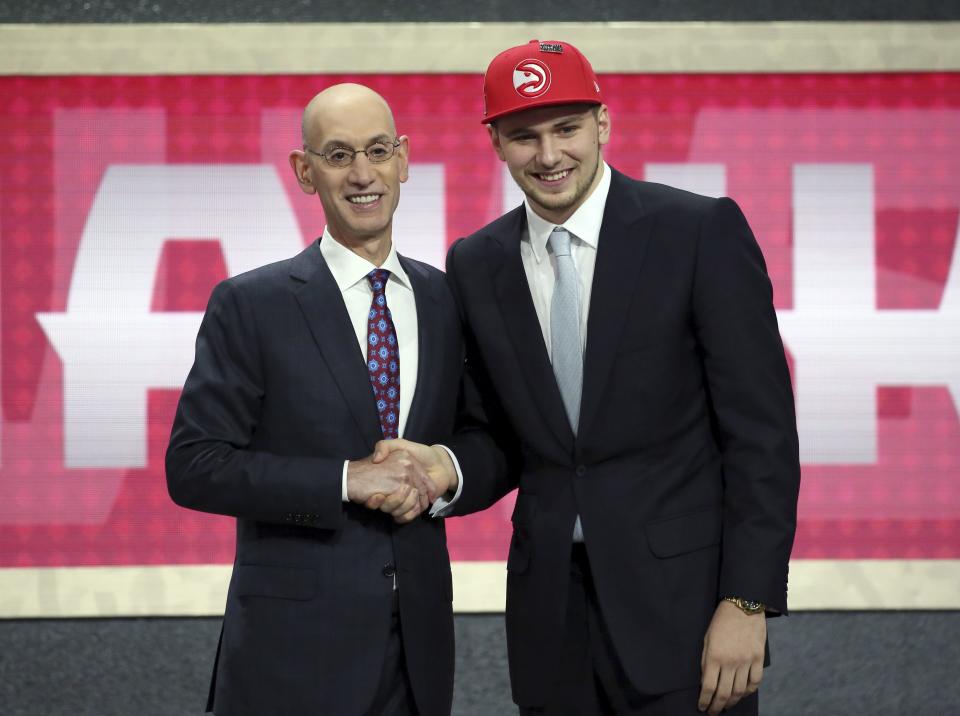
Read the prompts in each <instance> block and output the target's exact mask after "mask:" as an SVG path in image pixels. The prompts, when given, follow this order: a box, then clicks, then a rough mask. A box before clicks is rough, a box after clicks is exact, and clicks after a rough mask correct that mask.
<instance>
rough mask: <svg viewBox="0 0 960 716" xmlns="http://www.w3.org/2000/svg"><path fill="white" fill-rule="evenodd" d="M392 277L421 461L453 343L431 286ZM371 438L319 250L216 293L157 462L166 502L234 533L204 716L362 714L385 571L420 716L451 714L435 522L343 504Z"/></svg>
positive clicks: (437, 425) (436, 432)
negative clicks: (402, 521) (233, 524)
mask: <svg viewBox="0 0 960 716" xmlns="http://www.w3.org/2000/svg"><path fill="white" fill-rule="evenodd" d="M401 263H402V265H403V267H404V270H405V271H406V272H407V275H408V276H409V278H410V281H411V283H412V285H413V290H414V295H415V300H416V307H417V308H416V310H417V322H418V332H419V336H418V345H419V366H418V376H417V386H416V393H415V395H414V396H413V403H412V405H411V408H410V414H409V416H408V418H407V422H406V428H405V433H404V437H407V438H409V439H411V440H416V441H419V442H424V443H433V442H438V441H441V440H442V439H444V438H445V437H446V436H447V435H449V433H450V432H451V430H452V428H453V423H454V417H455V413H456V398H457V393H458V389H459V386H460V379H461V373H462V366H463V349H462V340H461V333H460V327H459V322H458V318H457V313H456V307H455V304H454V302H453V299H452V296H451V295H450V292H449V289H448V287H447V285H446V282H445V280H444V278H443V274H442V273H441V272H440V271H438V270H437V269H434V268H432V267H430V266H428V265H426V264H422V263H419V262H416V261H412V260H410V259H405V258H401ZM402 359H403V357H402V356H401V360H402ZM401 389H402V386H401ZM380 437H381V431H380V422H379V416H378V414H377V409H376V405H375V402H374V397H373V391H372V390H371V388H370V378H369V374H368V371H367V367H366V357H365V355H363V353H362V352H361V350H360V347H359V346H358V344H357V339H356V334H355V333H354V329H353V326H352V324H351V323H350V320H349V317H348V315H347V310H346V307H345V306H344V303H343V299H342V296H341V293H340V290H339V288H338V287H337V285H336V283H335V281H334V279H333V276H332V275H331V274H330V271H329V269H328V268H327V265H326V263H325V261H324V260H323V257H322V255H321V253H320V246H319V243H318V242H314V243H313V244H312V245H311V246H310V247H308V248H307V249H305V250H304V251H303V252H302V253H300V254H299V255H297V256H295V257H293V258H292V259H289V260H286V261H281V262H278V263H275V264H271V265H268V266H264V267H262V268H259V269H256V270H254V271H251V272H249V273H245V274H242V275H239V276H235V277H233V278H230V279H228V280H226V281H224V282H222V283H221V284H219V285H218V286H217V287H216V288H215V289H214V291H213V294H212V296H211V298H210V303H209V306H208V307H207V311H206V314H205V315H204V318H203V322H202V324H201V327H200V331H199V334H198V336H197V345H196V359H195V362H194V365H193V368H192V369H191V371H190V374H189V377H188V378H187V381H186V384H185V385H184V388H183V393H182V396H181V398H180V404H179V406H178V408H177V413H176V418H175V420H174V425H173V431H172V434H171V438H170V446H169V448H168V451H167V461H166V466H167V482H168V487H169V491H170V495H171V496H172V498H173V499H174V501H176V502H177V503H178V504H180V505H183V506H185V507H190V508H192V509H197V510H203V511H205V512H214V513H219V514H224V515H232V516H234V517H236V518H237V551H236V560H235V563H234V569H233V576H232V578H231V580H230V587H229V593H228V597H227V605H226V612H225V616H224V624H223V631H222V634H221V640H220V645H219V648H218V655H217V661H216V665H215V667H214V676H213V682H212V684H211V690H210V701H209V703H208V709H215V710H216V713H217V714H220V715H221V716H224V715H229V714H255V715H256V716H265V715H267V714H282V715H284V716H287V715H288V714H308V713H315V714H321V713H323V714H345V715H348V714H361V713H363V712H364V711H365V709H366V707H367V706H368V705H369V703H370V700H371V699H372V698H373V695H374V693H375V691H376V688H377V683H378V680H379V677H380V673H381V666H382V663H383V657H384V651H385V648H386V644H387V637H388V634H389V629H390V623H391V610H392V607H393V599H394V594H393V577H392V571H393V570H394V569H395V570H396V575H397V582H398V586H399V590H398V595H399V609H400V616H401V623H402V627H403V643H404V652H405V656H406V663H407V668H408V671H409V675H410V681H411V683H412V686H413V690H414V694H415V697H416V701H417V706H418V709H419V711H420V713H422V714H424V715H425V716H441V715H444V716H446V715H447V714H449V712H450V705H451V701H452V693H453V648H454V647H453V617H452V611H451V599H452V585H451V575H450V563H449V557H448V554H447V548H446V538H445V532H444V524H443V520H439V519H431V518H429V517H427V516H421V518H419V519H416V520H414V521H413V522H412V523H410V524H407V525H403V526H398V525H396V524H395V523H394V522H393V520H392V519H391V518H390V517H389V516H388V515H386V514H384V513H381V512H378V511H371V510H368V509H366V508H364V507H362V506H359V505H355V504H350V503H348V504H344V503H343V502H342V501H341V475H342V470H343V461H344V460H347V459H357V458H363V457H366V456H367V455H369V454H370V453H371V452H372V451H373V447H374V444H375V443H376V441H377V440H378V439H380Z"/></svg>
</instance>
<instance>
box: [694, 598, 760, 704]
mask: <svg viewBox="0 0 960 716" xmlns="http://www.w3.org/2000/svg"><path fill="white" fill-rule="evenodd" d="M766 641H767V618H766V617H765V616H764V615H763V614H762V613H761V614H744V613H743V612H742V611H740V609H739V608H738V607H737V606H736V605H735V604H731V603H730V602H727V601H722V602H720V604H718V605H717V610H716V611H715V612H714V613H713V619H712V620H711V622H710V626H709V627H708V628H707V634H706V636H705V637H704V639H703V655H702V656H701V658H700V670H701V674H702V677H701V681H700V701H699V703H698V708H699V709H700V710H701V711H707V713H709V714H710V716H717V714H719V713H720V712H721V711H722V710H723V709H725V708H731V707H732V706H734V705H735V704H737V703H738V702H739V701H740V699H742V698H743V697H744V696H749V695H750V694H752V693H754V692H755V691H756V690H757V689H758V688H760V680H761V679H762V678H763V653H764V645H765V644H766ZM708 709H709V711H708Z"/></svg>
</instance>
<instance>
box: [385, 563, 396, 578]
mask: <svg viewBox="0 0 960 716" xmlns="http://www.w3.org/2000/svg"><path fill="white" fill-rule="evenodd" d="M381 571H382V572H383V576H384V577H392V576H393V575H395V574H396V573H397V568H396V567H395V566H394V565H393V563H392V562H387V564H385V565H383V569H382V570H381Z"/></svg>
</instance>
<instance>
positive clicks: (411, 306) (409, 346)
mask: <svg viewBox="0 0 960 716" xmlns="http://www.w3.org/2000/svg"><path fill="white" fill-rule="evenodd" d="M320 255H321V256H323V260H324V261H326V262H327V268H329V269H330V273H331V274H333V280H334V281H336V283H337V288H339V289H340V293H341V295H342V296H343V303H344V305H345V306H346V307H347V315H348V316H349V317H350V323H352V324H353V332H354V333H356V335H357V344H358V345H359V346H360V352H361V353H362V354H363V360H364V362H366V359H367V328H368V326H367V316H368V314H369V312H370V304H371V303H372V302H373V289H372V288H371V286H370V281H369V280H367V274H368V273H370V272H371V271H373V270H374V269H375V268H382V269H386V270H387V271H389V272H390V278H389V279H387V287H386V289H385V290H384V295H385V296H386V298H387V307H388V308H389V309H390V317H391V318H392V319H393V328H394V330H395V331H396V333H397V346H398V350H399V355H400V416H399V420H398V423H397V435H399V436H400V437H403V431H404V428H405V427H406V425H407V417H408V416H409V414H410V405H411V404H412V403H413V395H414V392H415V391H416V389H417V367H418V359H419V355H420V354H419V348H418V342H417V340H418V335H419V334H418V332H417V301H416V298H415V297H414V294H413V285H412V284H411V283H410V278H409V277H408V276H407V272H406V271H404V270H403V266H401V265H400V259H399V258H397V248H396V246H395V245H393V244H391V246H390V253H389V254H387V258H386V260H385V261H384V262H383V263H382V264H381V265H380V266H379V267H378V266H375V265H374V264H373V263H371V262H370V261H367V259H365V258H363V257H362V256H359V255H358V254H355V253H354V252H353V251H351V250H350V249H348V248H347V247H346V246H344V245H343V244H341V243H340V242H338V241H337V240H336V239H335V238H333V236H331V235H330V229H329V227H327V228H325V229H324V230H323V239H322V240H321V241H320ZM370 390H371V394H372V392H373V388H371V389H370ZM371 400H372V398H371ZM441 447H443V448H444V449H445V450H446V451H447V454H448V455H450V458H451V459H452V460H453V465H454V468H455V469H456V471H457V475H458V477H460V478H461V481H462V475H461V472H460V464H459V463H458V462H457V458H456V456H455V455H454V454H453V453H452V452H451V451H450V450H449V449H448V448H446V447H445V446H441ZM349 465H350V461H349V460H344V462H343V475H342V477H341V489H340V493H341V498H342V499H343V501H344V502H348V501H349V498H348V497H347V468H348V467H349ZM461 490H462V486H459V485H458V487H457V490H456V493H455V495H454V497H453V499H451V500H450V501H449V502H447V501H445V500H442V499H441V500H438V501H437V503H436V505H437V506H436V507H435V509H434V512H435V511H437V510H440V509H442V508H443V507H446V506H449V505H452V504H453V503H454V502H456V499H457V498H458V497H459V496H460V492H461Z"/></svg>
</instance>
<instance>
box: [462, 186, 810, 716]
mask: <svg viewBox="0 0 960 716" xmlns="http://www.w3.org/2000/svg"><path fill="white" fill-rule="evenodd" d="M525 229H526V215H525V212H524V209H523V207H519V208H517V209H515V210H514V211H511V212H509V213H508V214H506V215H505V216H503V217H501V218H500V219H498V220H496V221H494V222H493V223H491V224H490V225H488V226H486V227H484V228H483V229H481V230H480V231H478V232H476V233H475V234H473V235H471V236H469V237H467V238H465V239H461V240H460V241H459V242H457V243H455V244H454V245H453V246H452V247H451V248H450V251H449V254H448V257H447V276H448V280H449V281H450V284H451V287H452V289H453V292H454V295H455V297H456V298H457V302H458V304H459V308H460V312H461V318H462V321H463V327H464V336H465V340H466V346H467V363H468V366H467V368H468V375H469V381H468V383H467V396H468V398H470V399H469V401H468V403H467V405H468V408H467V413H466V416H465V421H464V427H463V429H462V430H461V431H460V432H459V433H458V435H457V437H456V438H455V439H454V440H452V441H451V443H450V444H451V447H452V448H453V449H454V451H455V453H456V455H457V457H458V460H459V462H460V465H461V467H462V468H463V471H464V487H463V492H462V495H461V498H460V500H459V502H458V503H457V504H456V505H455V506H454V513H455V514H465V513H469V512H472V511H475V510H480V509H483V508H485V507H486V506H488V505H489V504H491V503H492V502H493V501H495V500H496V499H498V498H499V497H500V496H501V495H503V494H505V493H506V492H507V491H508V490H510V489H512V488H513V487H515V486H519V492H518V494H517V500H516V508H515V510H514V512H513V538H512V541H511V544H510V552H509V557H508V562H507V570H508V576H507V613H506V618H507V639H508V647H509V656H510V673H511V681H512V685H513V695H514V700H515V701H517V703H519V704H520V705H522V706H538V705H541V704H542V703H543V702H544V700H545V699H546V694H547V691H548V689H549V688H550V686H551V684H552V680H553V679H554V678H555V674H556V671H557V668H556V664H557V659H558V656H559V655H560V653H561V638H562V635H563V632H564V628H563V626H564V618H565V613H566V595H567V580H568V575H569V571H570V549H571V535H572V532H573V525H574V520H575V518H576V516H577V514H579V515H580V517H581V521H582V525H583V532H584V536H585V542H586V548H587V553H588V555H589V559H590V566H591V570H592V572H593V577H594V580H595V584H596V589H597V593H598V597H599V604H600V607H601V610H602V613H603V616H604V618H605V621H606V623H607V626H608V628H609V631H610V633H611V635H612V639H613V643H614V647H615V648H616V650H617V653H618V655H619V657H620V661H621V662H622V664H623V666H624V669H625V670H626V673H627V675H628V676H629V678H630V680H631V681H632V683H633V685H634V686H635V687H636V688H637V689H638V690H640V691H641V692H644V693H648V694H656V693H663V692H667V691H672V690H676V689H680V688H685V687H691V686H695V685H696V684H697V683H698V682H699V679H700V654H701V649H702V645H703V636H704V633H705V631H706V629H707V626H708V624H709V622H710V618H711V616H712V614H713V612H714V609H715V607H716V605H717V601H718V599H719V598H720V597H722V596H725V595H731V596H741V597H744V598H749V599H753V600H757V601H762V602H764V603H766V604H767V605H769V606H770V607H772V608H773V609H776V610H778V611H780V612H786V610H787V602H786V584H787V564H788V559H789V556H790V550H791V546H792V542H793V535H794V529H795V521H796V503H797V493H798V487H799V477H800V472H799V457H798V446H797V433H796V422H795V417H794V405H793V394H792V390H791V386H790V377H789V373H788V370H787V364H786V360H785V356H784V350H783V345H782V343H781V340H780V335H779V332H778V330H777V321H776V314H775V312H774V308H773V301H772V289H771V285H770V281H769V279H768V277H767V273H766V267H765V264H764V260H763V256H762V255H761V252H760V248H759V246H758V245H757V242H756V241H755V239H754V237H753V234H752V232H751V231H750V228H749V226H748V225H747V222H746V220H745V219H744V217H743V215H742V213H741V212H740V210H739V208H738V207H737V205H736V204H735V203H734V202H733V201H731V200H730V199H711V198H707V197H702V196H697V195H695V194H690V193H688V192H684V191H680V190H678V189H674V188H671V187H666V186H662V185H658V184H651V183H646V182H638V181H634V180H632V179H630V178H628V177H626V176H624V175H623V174H620V173H619V172H616V171H614V172H613V176H612V180H611V186H610V193H609V196H608V198H607V202H606V207H605V210H604V217H603V223H602V227H601V231H600V241H599V247H598V254H597V260H596V268H595V275H594V280H593V289H592V297H591V303H590V311H589V316H588V324H587V340H586V350H585V356H584V379H583V394H582V403H581V412H580V421H579V431H578V434H577V435H576V436H574V434H573V432H572V430H571V427H570V424H569V422H568V420H567V418H566V414H565V412H564V408H563V402H562V399H561V396H560V391H559V389H558V387H557V384H556V380H555V378H554V375H553V370H552V368H551V365H550V361H549V358H548V354H547V351H546V347H545V345H544V342H543V338H542V332H541V329H540V324H539V322H538V320H537V315H536V311H535V309H534V306H533V302H532V300H531V297H530V289H529V286H528V284H527V280H526V275H525V273H524V270H523V265H522V263H521V259H520V240H521V237H522V236H523V233H524V231H525Z"/></svg>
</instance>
